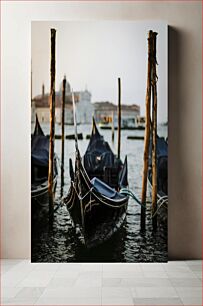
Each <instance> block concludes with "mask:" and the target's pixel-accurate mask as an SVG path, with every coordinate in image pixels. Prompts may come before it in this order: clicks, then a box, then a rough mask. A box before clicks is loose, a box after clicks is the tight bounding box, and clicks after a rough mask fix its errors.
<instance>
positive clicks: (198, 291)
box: [175, 286, 202, 298]
mask: <svg viewBox="0 0 203 306" xmlns="http://www.w3.org/2000/svg"><path fill="white" fill-rule="evenodd" d="M175 289H176V291H177V293H178V295H179V296H180V297H181V298H182V297H188V298H189V297H202V286H201V287H176V288H175Z"/></svg>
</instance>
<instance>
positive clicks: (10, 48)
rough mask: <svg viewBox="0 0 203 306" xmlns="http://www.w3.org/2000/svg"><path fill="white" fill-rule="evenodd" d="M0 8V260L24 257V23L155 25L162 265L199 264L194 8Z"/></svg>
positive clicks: (197, 16) (194, 4)
mask: <svg viewBox="0 0 203 306" xmlns="http://www.w3.org/2000/svg"><path fill="white" fill-rule="evenodd" d="M1 5H2V78H1V84H2V93H1V102H2V103H1V153H2V156H1V157H2V158H1V168H2V174H1V191H2V192H1V256H2V257H3V258H29V257H30V172H29V169H30V161H29V156H30V111H31V110H30V50H31V47H30V43H31V36H30V34H31V24H30V22H31V20H68V19H77V20H78V19H112V20H113V19H115V20H123V19H124V20H139V19H142V20H143V19H147V20H152V19H158V20H165V21H166V22H167V23H168V24H169V26H170V28H169V120H170V125H169V144H170V146H169V154H170V158H169V193H170V198H169V258H200V257H201V254H202V249H201V235H202V228H201V216H202V213H201V190H202V188H201V169H202V167H201V113H202V111H201V100H202V94H201V78H202V70H201V67H202V56H201V55H202V53H201V52H202V50H201V2H198V1H191V2H189V1H187V2H186V1H185V2H174V1H170V2H169V1H168V2H166V1H164V2H160V1H157V2H156V1H151V2H149V1H148V2H147V1H146V2H144V1H143V2H140V1H138V2H136V1H135V2H134V1H129V2H127V1H123V2H120V1H119V2H111V1H108V2H107V1H104V2H92V1H89V2H72V1H70V2H69V1H67V2H66V1H64V2H58V1H55V2H53V1H51V2H48V1H44V2H43V1H40V2H39V1H36V2H31V1H29V2H26V1H22V2H20V1H14V2H12V1H6V2H3V3H2V4H1ZM14 37H15V38H16V37H17V38H18V43H17V44H16V43H15V44H14V43H13V42H14Z"/></svg>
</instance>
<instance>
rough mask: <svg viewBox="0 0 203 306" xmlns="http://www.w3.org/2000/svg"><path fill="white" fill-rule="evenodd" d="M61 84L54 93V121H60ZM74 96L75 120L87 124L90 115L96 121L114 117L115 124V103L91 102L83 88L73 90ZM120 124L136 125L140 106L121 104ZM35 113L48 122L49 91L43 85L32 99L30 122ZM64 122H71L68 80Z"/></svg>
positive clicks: (71, 109)
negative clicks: (81, 89)
mask: <svg viewBox="0 0 203 306" xmlns="http://www.w3.org/2000/svg"><path fill="white" fill-rule="evenodd" d="M61 93H62V84H61V86H60V90H59V91H56V93H55V118H56V123H59V124H60V123H61V102H62V97H61ZM74 98H75V103H76V114H77V122H78V123H81V124H89V123H91V122H92V115H93V114H94V117H95V119H96V122H98V123H107V124H108V123H111V122H112V118H113V117H114V123H115V124H117V105H115V104H113V103H110V102H107V101H106V102H95V103H91V93H90V92H89V91H88V90H87V89H85V90H84V91H75V92H74ZM121 111H122V125H123V126H129V125H132V126H133V125H136V124H137V122H138V118H139V116H140V106H139V105H136V104H132V105H126V104H123V105H122V106H121ZM35 114H37V115H38V119H39V121H40V122H45V123H49V120H50V110H49V93H45V88H44V85H42V93H41V95H38V96H36V97H34V98H33V99H32V122H35ZM65 124H70V125H72V124H73V105H72V94H71V87H70V84H69V82H66V98H65Z"/></svg>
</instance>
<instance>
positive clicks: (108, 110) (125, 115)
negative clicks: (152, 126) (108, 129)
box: [93, 101, 140, 127]
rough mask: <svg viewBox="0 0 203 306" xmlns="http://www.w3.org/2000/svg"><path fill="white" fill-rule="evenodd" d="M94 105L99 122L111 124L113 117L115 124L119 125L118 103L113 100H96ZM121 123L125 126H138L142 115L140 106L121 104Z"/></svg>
mask: <svg viewBox="0 0 203 306" xmlns="http://www.w3.org/2000/svg"><path fill="white" fill-rule="evenodd" d="M93 105H94V117H95V120H96V122H97V123H101V124H111V123H112V119H113V120H114V125H115V126H117V121H118V119H117V118H118V117H117V105H115V104H113V103H111V102H108V101H106V102H96V103H94V104H93ZM121 113H122V117H121V120H122V122H121V124H122V126H123V127H127V126H136V125H137V122H138V118H139V116H140V106H139V105H136V104H129V105H127V104H122V105H121Z"/></svg>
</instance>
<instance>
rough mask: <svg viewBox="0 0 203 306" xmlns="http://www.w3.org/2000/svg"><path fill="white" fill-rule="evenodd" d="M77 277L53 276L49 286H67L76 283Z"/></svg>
mask: <svg viewBox="0 0 203 306" xmlns="http://www.w3.org/2000/svg"><path fill="white" fill-rule="evenodd" d="M75 282H76V278H65V277H53V279H51V280H50V282H49V283H48V285H47V288H49V289H51V288H56V289H57V288H67V287H73V286H74V285H75Z"/></svg>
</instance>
